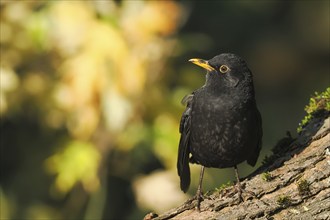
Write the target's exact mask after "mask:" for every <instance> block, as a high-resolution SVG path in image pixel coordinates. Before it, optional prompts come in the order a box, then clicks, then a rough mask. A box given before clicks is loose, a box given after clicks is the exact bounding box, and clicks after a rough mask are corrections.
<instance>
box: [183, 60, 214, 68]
mask: <svg viewBox="0 0 330 220" xmlns="http://www.w3.org/2000/svg"><path fill="white" fill-rule="evenodd" d="M189 62H192V63H194V64H196V65H198V66H200V67H203V68H204V69H206V70H208V71H214V70H215V69H214V68H213V67H212V66H210V64H209V63H208V62H207V61H206V60H203V59H196V58H194V59H190V60H189Z"/></svg>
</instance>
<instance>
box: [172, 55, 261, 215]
mask: <svg viewBox="0 0 330 220" xmlns="http://www.w3.org/2000/svg"><path fill="white" fill-rule="evenodd" d="M189 61H191V62H193V63H195V64H196V65H199V66H201V67H203V68H205V69H207V74H206V82H205V85H204V86H203V87H201V88H199V89H197V90H196V91H194V92H193V93H192V94H190V95H188V96H186V97H185V98H184V99H183V101H182V102H183V103H185V104H186V106H187V107H186V109H185V111H184V112H183V114H182V118H181V122H180V133H181V138H180V142H179V152H178V161H177V170H178V175H179V176H180V187H181V189H182V191H184V192H186V191H187V190H188V188H189V185H190V169H189V162H193V163H197V164H200V165H202V171H201V177H200V184H199V188H198V190H197V194H196V196H197V199H198V206H197V207H198V209H199V204H200V200H201V196H202V195H201V184H202V178H203V173H204V167H214V168H227V167H234V168H235V171H236V177H237V182H238V183H237V184H238V188H239V189H238V190H239V198H240V199H241V198H242V197H241V191H242V189H241V186H240V183H239V177H238V173H237V167H236V165H237V164H239V163H241V162H243V161H247V163H248V164H250V165H251V166H254V165H255V164H256V161H257V159H258V156H259V152H260V149H261V139H262V125H261V116H260V113H259V111H258V109H257V106H256V101H255V94H254V86H253V79H252V73H251V71H250V70H249V68H248V67H247V64H246V62H245V61H244V60H243V59H242V58H240V57H239V56H237V55H235V54H229V53H225V54H220V55H218V56H215V57H214V58H212V59H210V60H208V61H205V60H202V59H191V60H189Z"/></svg>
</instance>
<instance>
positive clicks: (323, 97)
mask: <svg viewBox="0 0 330 220" xmlns="http://www.w3.org/2000/svg"><path fill="white" fill-rule="evenodd" d="M322 110H323V111H328V112H329V111H330V87H328V88H327V89H326V90H325V91H324V92H322V93H318V92H315V94H314V96H312V97H311V98H310V100H309V104H308V105H307V106H306V107H305V111H306V113H307V115H306V116H305V117H304V118H303V120H302V121H301V123H299V126H298V128H297V132H298V133H300V132H301V131H302V129H303V128H304V127H305V126H306V125H307V124H308V122H309V121H310V120H311V119H312V118H313V117H314V115H315V114H316V113H317V112H319V111H322Z"/></svg>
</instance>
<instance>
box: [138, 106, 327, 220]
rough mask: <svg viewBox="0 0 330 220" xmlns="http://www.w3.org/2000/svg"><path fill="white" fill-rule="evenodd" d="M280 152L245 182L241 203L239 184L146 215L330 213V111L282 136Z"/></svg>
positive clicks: (204, 216)
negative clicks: (198, 200) (293, 135)
mask: <svg viewBox="0 0 330 220" xmlns="http://www.w3.org/2000/svg"><path fill="white" fill-rule="evenodd" d="M273 152H274V155H273V156H272V157H270V158H268V162H267V163H266V164H264V165H263V166H262V167H260V168H259V169H258V170H256V172H254V173H253V174H251V175H250V176H248V177H247V178H245V180H244V181H242V185H243V187H244V188H245V190H246V192H251V194H254V195H255V196H252V195H250V193H243V196H244V197H245V198H247V200H245V201H244V202H241V203H239V202H238V197H237V193H235V190H234V187H233V186H231V187H228V188H226V189H224V190H221V191H216V192H214V193H213V194H212V195H210V196H207V197H206V198H205V199H204V201H203V202H202V203H201V212H198V211H197V210H196V209H195V205H196V201H193V202H191V203H185V204H184V205H182V206H180V207H177V208H175V209H173V210H170V211H168V212H166V213H164V214H162V215H160V216H158V217H155V216H157V215H155V214H151V213H150V214H149V215H147V216H146V217H145V219H157V220H163V219H180V220H184V219H186V220H193V219H196V220H197V219H198V220H200V219H221V220H226V219H306V220H310V219H330V217H329V216H330V117H329V112H327V114H326V115H323V117H321V116H320V117H318V118H313V119H312V120H311V121H310V123H309V124H308V125H307V126H306V127H305V128H304V129H303V131H302V132H301V133H300V135H299V136H298V137H297V138H296V139H292V138H291V137H287V138H284V139H283V140H281V141H280V142H279V143H278V144H277V145H276V146H275V148H274V149H273Z"/></svg>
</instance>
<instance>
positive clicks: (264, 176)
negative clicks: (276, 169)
mask: <svg viewBox="0 0 330 220" xmlns="http://www.w3.org/2000/svg"><path fill="white" fill-rule="evenodd" d="M261 179H263V180H265V181H267V182H269V181H271V180H272V179H273V176H272V174H271V173H270V172H265V173H262V174H261Z"/></svg>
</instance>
